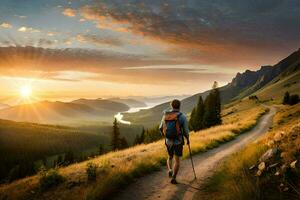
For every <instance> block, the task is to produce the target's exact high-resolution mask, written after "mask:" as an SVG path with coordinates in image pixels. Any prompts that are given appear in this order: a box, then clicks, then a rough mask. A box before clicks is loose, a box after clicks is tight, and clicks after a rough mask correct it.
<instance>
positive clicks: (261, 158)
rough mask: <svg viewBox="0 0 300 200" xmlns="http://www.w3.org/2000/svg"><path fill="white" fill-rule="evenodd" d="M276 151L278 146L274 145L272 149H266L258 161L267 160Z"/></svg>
mask: <svg viewBox="0 0 300 200" xmlns="http://www.w3.org/2000/svg"><path fill="white" fill-rule="evenodd" d="M277 152H278V148H276V147H274V148H272V149H269V150H268V151H266V153H264V154H263V155H262V156H261V157H260V158H259V162H266V161H267V160H269V159H270V158H272V157H274V156H275V155H276V154H277Z"/></svg>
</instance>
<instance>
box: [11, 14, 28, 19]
mask: <svg viewBox="0 0 300 200" xmlns="http://www.w3.org/2000/svg"><path fill="white" fill-rule="evenodd" d="M14 16H15V17H18V18H20V19H26V18H27V16H25V15H14Z"/></svg>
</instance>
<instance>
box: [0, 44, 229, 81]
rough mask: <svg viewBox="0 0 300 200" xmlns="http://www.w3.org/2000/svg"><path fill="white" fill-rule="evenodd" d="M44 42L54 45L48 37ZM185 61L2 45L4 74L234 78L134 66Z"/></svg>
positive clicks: (142, 78)
mask: <svg viewBox="0 0 300 200" xmlns="http://www.w3.org/2000/svg"><path fill="white" fill-rule="evenodd" d="M40 42H42V43H46V44H48V45H51V44H52V43H51V42H49V41H47V40H43V41H42V40H41V41H40ZM48 42H49V43H48ZM183 64H184V63H180V62H178V61H174V60H168V59H161V58H156V57H151V56H141V55H130V54H125V53H115V52H111V51H98V50H86V49H50V48H37V47H30V46H27V47H20V46H17V47H0V74H3V75H5V74H6V75H7V74H9V73H8V71H7V70H8V69H9V70H13V71H14V73H15V74H17V75H20V74H21V75H22V76H26V77H27V76H28V77H31V76H32V75H33V74H36V73H40V74H44V73H47V74H48V76H47V78H48V79H58V78H60V79H62V78H64V79H69V77H66V76H58V74H61V73H63V72H65V71H75V72H78V73H80V74H83V73H84V74H94V75H93V76H88V77H80V78H82V79H89V80H99V81H108V82H119V83H141V84H169V83H177V84H179V83H180V82H183V83H184V82H188V81H195V80H201V79H205V80H206V79H207V78H208V77H214V76H215V77H221V79H222V80H225V79H228V77H232V74H229V73H228V74H224V73H222V72H213V73H212V72H205V71H204V72H203V74H202V73H191V69H190V67H187V68H184V67H181V69H177V70H176V69H174V68H176V66H175V67H174V68H173V69H172V70H170V69H168V68H165V69H160V70H157V69H155V68H153V67H149V69H147V70H141V69H138V68H136V69H134V67H143V66H156V65H162V66H163V65H164V66H171V65H177V66H179V65H181V66H183ZM130 68H132V69H130ZM169 68H170V67H169ZM177 68H178V67H177ZM205 77H206V78H205ZM77 79H78V78H76V80H77Z"/></svg>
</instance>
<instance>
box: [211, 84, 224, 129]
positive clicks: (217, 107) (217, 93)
mask: <svg viewBox="0 0 300 200" xmlns="http://www.w3.org/2000/svg"><path fill="white" fill-rule="evenodd" d="M213 88H214V100H215V102H214V103H215V124H216V125H217V124H222V118H221V95H220V91H219V89H218V83H217V82H216V81H215V82H214V86H213Z"/></svg>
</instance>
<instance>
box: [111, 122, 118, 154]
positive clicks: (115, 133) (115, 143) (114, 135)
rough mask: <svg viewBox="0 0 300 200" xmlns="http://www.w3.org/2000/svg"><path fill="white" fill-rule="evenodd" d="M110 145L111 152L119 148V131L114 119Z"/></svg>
mask: <svg viewBox="0 0 300 200" xmlns="http://www.w3.org/2000/svg"><path fill="white" fill-rule="evenodd" d="M110 145H111V147H112V149H113V150H117V149H118V148H119V146H120V129H119V124H118V121H117V119H116V118H115V120H114V123H113V131H112V138H111V143H110Z"/></svg>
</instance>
